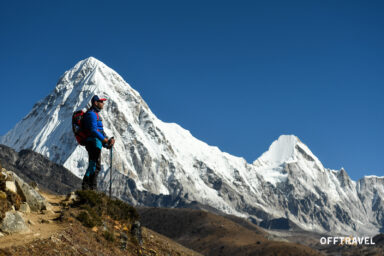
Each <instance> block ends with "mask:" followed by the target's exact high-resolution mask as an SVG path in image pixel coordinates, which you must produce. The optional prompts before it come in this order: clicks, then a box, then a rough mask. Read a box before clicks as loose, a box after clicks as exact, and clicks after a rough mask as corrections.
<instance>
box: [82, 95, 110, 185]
mask: <svg viewBox="0 0 384 256" xmlns="http://www.w3.org/2000/svg"><path fill="white" fill-rule="evenodd" d="M106 100H107V99H105V98H99V96H97V95H95V96H93V97H92V100H91V103H92V106H91V108H90V109H88V111H87V112H86V113H85V114H84V119H83V123H82V125H83V128H84V129H85V130H86V131H87V135H88V137H87V139H86V145H85V148H86V149H87V151H88V158H89V164H88V168H87V171H86V172H85V175H84V178H83V183H82V189H83V190H86V189H91V190H96V189H97V176H98V175H99V172H100V169H101V149H102V147H105V148H108V149H110V148H112V147H113V145H114V144H115V139H114V138H113V137H112V138H110V139H108V137H107V136H106V134H105V132H104V128H103V120H102V119H101V117H100V115H99V112H100V111H101V110H102V109H103V108H104V101H106Z"/></svg>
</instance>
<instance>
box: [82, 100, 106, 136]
mask: <svg viewBox="0 0 384 256" xmlns="http://www.w3.org/2000/svg"><path fill="white" fill-rule="evenodd" d="M99 111H100V110H99V109H97V108H95V107H92V108H90V109H89V110H88V111H87V112H86V113H85V115H84V119H83V128H84V129H85V130H86V131H88V132H89V137H93V138H98V139H99V140H101V141H103V140H104V139H105V137H106V135H105V133H104V128H103V120H102V119H101V117H100V115H99ZM96 113H97V114H96Z"/></svg>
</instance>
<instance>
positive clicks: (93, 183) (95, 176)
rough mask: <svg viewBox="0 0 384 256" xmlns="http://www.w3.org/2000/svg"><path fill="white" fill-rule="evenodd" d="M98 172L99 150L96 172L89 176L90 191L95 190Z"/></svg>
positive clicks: (99, 166) (99, 162)
mask: <svg viewBox="0 0 384 256" xmlns="http://www.w3.org/2000/svg"><path fill="white" fill-rule="evenodd" d="M100 170H101V150H99V153H98V158H97V162H96V170H95V172H94V173H93V174H92V175H91V179H90V186H91V189H92V190H97V176H99V173H100Z"/></svg>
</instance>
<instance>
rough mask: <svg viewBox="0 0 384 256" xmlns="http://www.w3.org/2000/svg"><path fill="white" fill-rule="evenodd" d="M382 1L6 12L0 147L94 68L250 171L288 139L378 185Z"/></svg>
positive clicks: (61, 6) (87, 5)
mask: <svg viewBox="0 0 384 256" xmlns="http://www.w3.org/2000/svg"><path fill="white" fill-rule="evenodd" d="M383 13H384V1H363V0H362V1H351V0H347V1H341V0H338V1H334V0H332V1H326V0H321V1H312V0H311V1H308V0H305V1H285V0H282V1H266V0H265V1H167V0H162V1H79V0H78V1H1V2H0V86H1V92H2V104H1V106H2V107H1V108H0V116H1V126H0V135H4V134H5V133H6V132H7V131H8V130H10V129H11V128H12V127H13V126H14V125H15V124H16V123H17V122H18V121H19V120H20V119H22V118H23V117H24V116H25V115H26V114H27V113H28V112H29V111H30V110H31V108H32V106H33V104H34V103H35V102H36V101H38V100H40V99H42V98H43V97H45V96H46V95H48V94H49V93H50V92H51V91H52V90H53V88H54V87H55V85H56V82H57V81H58V78H59V77H60V76H61V75H62V74H63V73H64V72H65V71H66V70H68V69H70V68H71V67H73V66H74V65H75V64H76V63H77V62H78V61H80V60H82V59H85V58H87V57H89V56H93V57H95V58H97V59H99V60H100V61H102V62H104V63H105V64H106V65H108V66H109V67H111V68H112V69H114V70H116V71H117V72H118V73H119V74H120V75H121V76H122V77H123V78H124V79H125V80H126V81H127V82H128V83H129V84H130V85H131V86H132V87H133V88H134V89H136V90H137V91H139V93H140V94H141V95H142V97H143V98H144V100H145V101H146V102H147V103H148V105H149V107H150V108H151V109H152V111H153V112H154V113H155V114H156V115H157V117H158V118H160V119H161V120H163V121H166V122H176V123H178V124H180V125H181V126H182V127H184V128H185V129H188V130H190V131H191V133H192V134H193V135H194V136H195V137H197V138H198V139H200V140H203V141H205V142H207V143H208V144H210V145H215V146H218V147H219V148H220V149H221V150H223V151H226V152H229V153H231V154H233V155H236V156H242V157H244V158H245V159H246V160H247V161H248V162H253V161H254V160H255V159H256V158H257V157H259V156H260V155H261V154H262V153H263V152H264V151H266V150H267V149H268V147H269V145H270V144H271V143H272V142H273V141H274V140H275V139H277V138H278V137H279V135H281V134H295V135H296V136H298V137H299V138H300V139H301V140H302V141H303V142H304V143H305V144H307V146H308V147H309V148H310V149H311V150H312V152H313V153H314V154H315V155H316V156H317V157H318V158H319V159H320V161H322V163H323V164H324V166H325V167H328V168H332V169H340V168H341V167H344V168H345V169H346V171H347V172H348V173H349V175H350V176H351V178H353V179H354V180H357V179H359V178H361V177H362V176H364V175H371V174H374V175H378V176H382V175H384V164H383V162H384V161H383V159H384V143H383V142H384V119H383V109H384V100H383V95H384V15H383Z"/></svg>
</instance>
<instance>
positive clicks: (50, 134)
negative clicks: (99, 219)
mask: <svg viewBox="0 0 384 256" xmlns="http://www.w3.org/2000/svg"><path fill="white" fill-rule="evenodd" d="M94 94H98V95H99V96H102V97H106V98H107V99H108V101H107V103H106V105H105V108H104V109H103V111H102V112H101V116H102V118H103V123H104V126H105V131H106V133H107V134H108V135H110V136H114V137H115V138H116V144H115V147H114V157H113V159H114V160H113V166H114V172H113V175H112V180H113V181H112V182H113V185H112V187H113V194H114V195H115V196H117V197H119V198H121V199H123V200H125V201H127V202H129V203H131V204H134V205H148V206H166V207H185V206H191V207H194V206H195V207H204V208H206V209H214V210H215V211H219V212H224V213H227V214H233V215H237V216H241V217H247V218H250V219H251V220H253V221H254V222H256V223H258V224H259V223H261V222H263V221H264V222H263V223H265V224H266V225H267V226H275V225H278V226H279V225H280V226H285V227H293V226H294V225H293V224H295V225H296V226H297V227H299V228H302V229H306V230H311V231H318V232H331V233H341V234H346V235H351V234H355V233H358V234H365V235H367V234H375V233H377V232H378V231H379V230H380V229H382V228H383V225H384V223H383V219H384V218H383V216H384V211H383V201H384V185H383V180H384V178H383V177H381V178H380V177H366V178H364V179H362V180H360V181H358V182H355V181H353V180H351V179H350V178H349V177H348V174H347V172H346V171H345V170H330V169H327V168H325V167H324V166H323V165H322V163H321V162H320V160H319V159H317V157H316V156H315V155H314V154H313V153H312V152H311V151H310V149H309V148H308V147H307V146H306V145H305V144H304V143H303V142H301V141H300V139H299V138H297V137H296V136H294V135H282V136H280V137H279V138H278V139H277V140H276V141H274V142H273V143H272V145H271V146H270V148H269V149H268V150H267V151H266V152H265V153H264V154H263V155H262V156H260V157H259V158H258V159H257V160H255V161H254V162H253V163H247V162H246V161H245V159H243V158H239V157H235V156H232V155H230V154H228V153H225V152H222V151H220V150H219V149H218V148H217V147H213V146H209V145H207V144H206V143H204V142H202V141H200V140H198V139H196V138H194V137H193V136H192V135H191V133H190V132H189V131H187V130H185V129H183V128H182V127H180V126H179V125H177V124H174V123H165V122H162V121H161V120H159V119H158V118H157V117H156V116H155V115H154V114H153V113H152V112H151V110H150V109H149V107H148V105H147V104H146V103H145V102H144V100H143V99H142V98H141V96H140V94H139V93H138V92H137V91H135V90H134V89H132V88H131V87H130V85H129V84H127V83H126V82H125V81H124V80H123V79H122V78H121V77H120V76H119V75H118V74H117V73H116V72H115V71H113V70H112V69H110V68H109V67H107V66H106V65H104V64H103V63H101V62H100V61H98V60H96V59H94V58H92V57H90V58H88V59H86V60H83V61H80V62H79V63H77V64H76V65H75V67H73V68H72V69H71V70H69V71H67V72H65V73H64V75H63V76H62V77H61V78H60V79H59V81H58V83H57V85H56V87H55V89H54V90H53V91H52V93H51V94H49V95H48V96H47V97H46V98H44V99H43V100H41V101H39V102H37V103H36V104H35V106H34V107H33V109H32V110H31V112H30V113H29V114H28V115H27V116H26V117H25V118H24V119H23V120H21V121H20V122H19V123H18V124H16V126H15V127H14V128H13V129H12V130H11V131H9V132H8V133H7V134H6V135H5V136H3V137H1V138H0V143H3V144H5V145H7V146H9V147H12V148H13V149H15V150H22V149H25V148H28V149H31V150H33V151H35V152H38V153H41V154H42V155H44V156H45V157H47V158H49V159H50V160H51V161H53V162H55V163H57V164H59V165H64V166H65V167H66V168H67V169H69V170H70V171H71V172H73V173H74V174H75V175H76V176H78V177H82V176H83V175H84V172H85V170H86V166H87V152H86V151H85V149H84V148H83V147H81V146H79V145H77V142H76V141H75V139H74V137H73V134H72V131H71V116H72V113H73V112H74V111H76V110H79V109H85V108H86V107H87V105H88V104H89V101H90V100H91V98H92V96H93V95H94ZM22 152H24V151H20V153H19V155H18V154H14V153H12V152H5V153H4V154H3V153H1V151H0V155H1V154H3V158H4V159H7V160H8V161H9V162H12V163H15V164H14V165H17V166H21V167H23V166H25V167H27V166H28V168H34V166H29V165H30V164H32V163H33V162H34V161H30V160H26V161H24V160H19V157H21V156H20V154H22ZM109 159H110V158H109V152H108V151H106V150H103V153H102V172H101V173H100V176H99V177H100V188H101V189H102V190H104V191H108V188H109V180H110V173H111V172H110V171H111V170H110V169H109V166H110V162H109ZM28 168H24V169H25V170H26V169H28ZM43 170H44V169H43ZM41 173H44V171H42V172H41ZM64 180H65V179H64ZM276 223H277V224H276Z"/></svg>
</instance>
